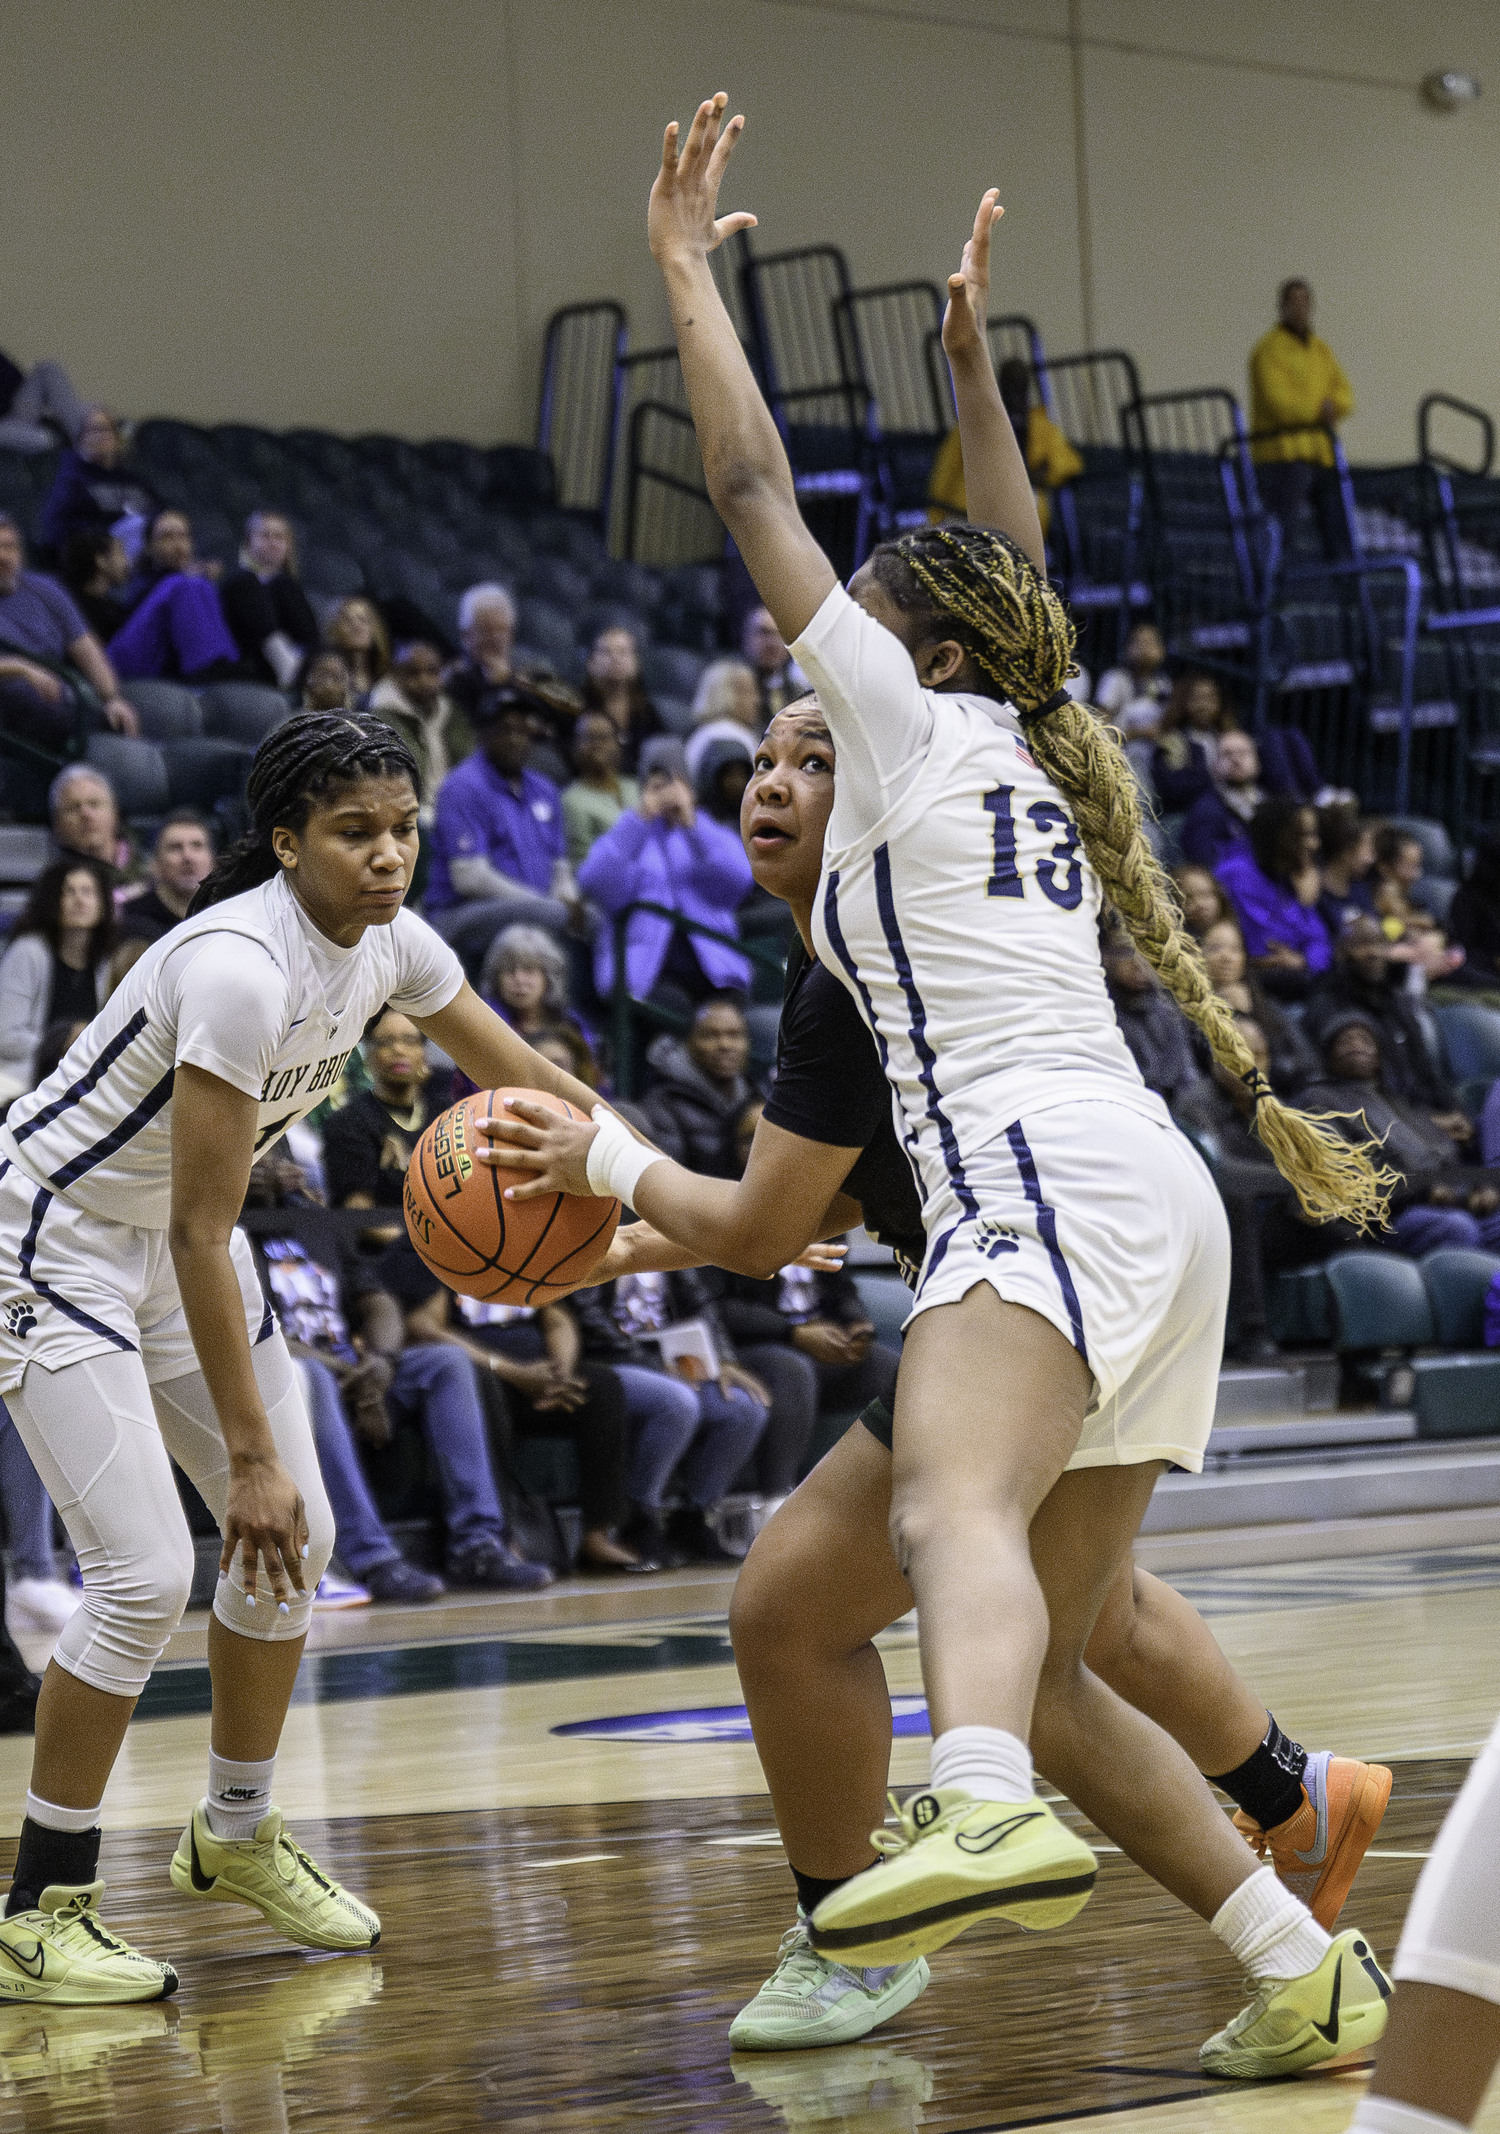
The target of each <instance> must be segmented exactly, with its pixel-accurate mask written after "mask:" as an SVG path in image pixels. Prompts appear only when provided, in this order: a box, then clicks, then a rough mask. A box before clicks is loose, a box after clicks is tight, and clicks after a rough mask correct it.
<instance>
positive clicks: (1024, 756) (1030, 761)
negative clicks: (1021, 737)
mask: <svg viewBox="0 0 1500 2134" xmlns="http://www.w3.org/2000/svg"><path fill="white" fill-rule="evenodd" d="M1016 754H1017V755H1018V756H1019V757H1020V759H1021V761H1022V762H1023V763H1024V764H1025V766H1026V768H1027V769H1028V770H1029V771H1034V770H1035V769H1036V758H1035V756H1033V755H1032V754H1031V753H1030V752H1029V750H1027V749H1024V748H1023V747H1022V746H1021V744H1020V742H1019V741H1018V742H1017V743H1016Z"/></svg>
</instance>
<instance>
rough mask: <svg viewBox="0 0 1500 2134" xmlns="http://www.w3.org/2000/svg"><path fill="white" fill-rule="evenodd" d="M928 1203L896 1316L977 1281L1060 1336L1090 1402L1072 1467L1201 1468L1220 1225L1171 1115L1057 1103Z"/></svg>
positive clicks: (964, 1162) (1224, 1278)
mask: <svg viewBox="0 0 1500 2134" xmlns="http://www.w3.org/2000/svg"><path fill="white" fill-rule="evenodd" d="M948 1168H949V1176H948V1180H947V1183H946V1185H945V1187H944V1188H943V1190H942V1191H941V1192H940V1193H939V1194H938V1195H937V1196H936V1197H935V1198H934V1199H933V1200H932V1201H931V1202H930V1203H929V1204H928V1207H927V1211H926V1225H927V1257H926V1260H925V1261H924V1263H923V1267H922V1275H921V1279H920V1281H919V1282H918V1284H917V1292H916V1301H915V1304H914V1306H913V1310H912V1314H911V1318H910V1319H908V1320H907V1325H908V1326H909V1325H910V1324H911V1320H912V1319H915V1318H916V1317H917V1316H918V1314H920V1313H922V1312H925V1311H931V1310H932V1309H933V1308H934V1307H935V1306H936V1305H939V1304H956V1303H957V1302H958V1301H959V1299H960V1298H961V1297H964V1296H966V1295H967V1294H968V1292H969V1291H970V1290H971V1289H972V1288H973V1287H974V1286H975V1284H976V1283H978V1282H988V1284H989V1285H990V1287H991V1288H992V1289H993V1290H994V1291H995V1292H996V1293H997V1295H999V1296H1001V1297H1003V1298H1004V1299H1005V1300H1006V1302H1007V1303H1009V1304H1024V1305H1026V1306H1027V1307H1028V1308H1029V1309H1030V1310H1032V1311H1034V1312H1039V1313H1040V1314H1041V1316H1042V1317H1043V1318H1044V1319H1047V1320H1050V1321H1051V1323H1052V1325H1053V1326H1055V1327H1056V1328H1057V1329H1058V1331H1059V1333H1061V1334H1062V1335H1064V1336H1065V1337H1066V1339H1067V1340H1069V1341H1071V1342H1072V1344H1073V1346H1074V1347H1075V1348H1076V1349H1077V1351H1078V1353H1079V1355H1080V1356H1082V1358H1083V1359H1084V1361H1085V1363H1087V1365H1088V1367H1089V1369H1090V1370H1091V1371H1092V1372H1093V1374H1094V1385H1095V1403H1094V1406H1093V1407H1092V1408H1091V1409H1090V1411H1089V1414H1088V1416H1087V1417H1086V1419H1085V1421H1084V1425H1083V1432H1082V1435H1081V1437H1080V1438H1079V1441H1078V1448H1077V1450H1076V1452H1075V1453H1074V1455H1073V1457H1072V1459H1071V1460H1070V1461H1069V1462H1068V1465H1069V1466H1070V1467H1108V1466H1134V1465H1136V1464H1138V1463H1140V1462H1142V1461H1145V1460H1167V1461H1170V1462H1172V1463H1173V1464H1174V1465H1176V1466H1178V1467H1185V1468H1188V1469H1189V1470H1191V1471H1192V1472H1193V1473H1197V1472H1198V1471H1199V1470H1200V1469H1201V1468H1202V1466H1203V1451H1204V1447H1205V1446H1206V1445H1207V1443H1208V1436H1209V1432H1210V1430H1211V1429H1212V1428H1213V1420H1214V1403H1215V1399H1216V1397H1217V1393H1218V1384H1219V1364H1220V1361H1221V1359H1222V1355H1223V1348H1224V1314H1225V1307H1226V1304H1227V1302H1228V1297H1229V1225H1228V1223H1227V1221H1226V1220H1225V1216H1224V1208H1223V1204H1222V1202H1221V1201H1220V1199H1219V1195H1218V1191H1217V1189H1216V1187H1215V1185H1214V1182H1213V1179H1212V1178H1211V1177H1210V1175H1209V1172H1208V1169H1207V1166H1206V1165H1205V1164H1204V1162H1203V1160H1202V1158H1201V1157H1200V1156H1199V1155H1198V1153H1197V1151H1196V1150H1195V1149H1194V1148H1193V1146H1192V1144H1191V1143H1190V1142H1189V1141H1188V1140H1186V1139H1185V1137H1184V1136H1183V1135H1182V1134H1180V1133H1179V1132H1178V1130H1177V1128H1176V1127H1175V1126H1173V1125H1171V1124H1170V1123H1168V1122H1166V1121H1163V1122H1162V1123H1160V1124H1159V1123H1158V1122H1157V1121H1156V1120H1154V1119H1152V1118H1150V1117H1148V1116H1147V1115H1146V1114H1145V1113H1144V1112H1143V1111H1140V1110H1138V1109H1135V1108H1133V1107H1131V1106H1128V1105H1124V1104H1111V1103H1109V1102H1107V1101H1105V1102H1094V1101H1091V1102H1089V1103H1088V1104H1087V1105H1083V1104H1069V1103H1063V1104H1059V1105H1057V1106H1055V1107H1053V1108H1051V1109H1048V1110H1045V1111H1041V1112H1038V1113H1035V1114H1028V1116H1027V1117H1026V1118H1024V1119H1018V1120H1016V1121H1015V1122H1014V1123H1013V1124H1012V1125H1011V1126H1010V1127H1008V1128H1007V1129H1006V1130H1005V1132H1004V1133H1002V1134H1001V1135H999V1136H998V1138H996V1139H994V1140H992V1141H990V1142H988V1143H987V1144H986V1146H985V1147H984V1148H982V1149H981V1150H980V1151H979V1152H978V1153H977V1154H976V1155H974V1156H973V1157H968V1156H966V1155H964V1153H963V1152H962V1151H961V1150H959V1149H955V1151H954V1153H953V1155H952V1157H951V1158H950V1161H949V1167H948Z"/></svg>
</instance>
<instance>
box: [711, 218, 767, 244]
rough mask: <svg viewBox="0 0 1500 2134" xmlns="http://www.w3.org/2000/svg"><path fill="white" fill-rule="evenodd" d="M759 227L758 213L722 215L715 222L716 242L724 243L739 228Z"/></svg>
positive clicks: (755, 228)
mask: <svg viewBox="0 0 1500 2134" xmlns="http://www.w3.org/2000/svg"><path fill="white" fill-rule="evenodd" d="M759 228H760V217H759V216H758V215H746V214H743V213H741V214H738V215H721V216H720V217H719V219H718V221H717V222H716V223H715V224H714V242H715V243H716V244H722V243H723V242H724V240H725V238H726V237H733V236H734V234H735V232H736V231H738V230H758V229H759Z"/></svg>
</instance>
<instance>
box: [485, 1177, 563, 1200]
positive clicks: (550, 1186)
mask: <svg viewBox="0 0 1500 2134" xmlns="http://www.w3.org/2000/svg"><path fill="white" fill-rule="evenodd" d="M564 1191H566V1188H565V1187H563V1186H560V1185H555V1184H554V1183H553V1181H552V1179H551V1178H549V1177H548V1176H547V1174H546V1172H543V1174H542V1176H541V1177H540V1178H528V1179H527V1181H526V1183H525V1185H523V1186H507V1187H506V1189H505V1191H504V1193H503V1194H502V1195H501V1198H502V1200H540V1199H541V1197H542V1195H543V1194H544V1193H562V1192H564Z"/></svg>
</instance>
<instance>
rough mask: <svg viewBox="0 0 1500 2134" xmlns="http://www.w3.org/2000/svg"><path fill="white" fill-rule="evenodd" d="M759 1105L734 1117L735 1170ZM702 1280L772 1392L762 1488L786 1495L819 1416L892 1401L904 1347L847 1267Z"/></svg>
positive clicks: (761, 1456) (745, 1158) (761, 1449)
mask: <svg viewBox="0 0 1500 2134" xmlns="http://www.w3.org/2000/svg"><path fill="white" fill-rule="evenodd" d="M761 1110H762V1104H761V1100H760V1098H759V1097H754V1098H752V1099H751V1101H750V1102H749V1103H748V1104H747V1105H746V1106H745V1108H744V1110H743V1111H742V1112H741V1114H740V1116H739V1119H738V1120H737V1122H736V1124H735V1129H734V1150H735V1175H736V1177H741V1176H743V1174H744V1170H745V1165H746V1164H747V1163H748V1162H749V1160H750V1144H751V1142H752V1141H753V1140H754V1138H755V1128H756V1124H757V1122H758V1121H759V1118H760V1114H761ZM704 1279H705V1285H706V1287H707V1288H708V1291H709V1294H710V1295H711V1296H712V1297H713V1298H714V1299H715V1302H716V1304H717V1307H718V1316H719V1320H720V1322H721V1324H722V1325H723V1326H724V1328H725V1330H726V1331H727V1332H728V1334H729V1336H730V1339H731V1340H732V1341H733V1342H734V1345H735V1350H736V1353H737V1354H738V1356H739V1359H740V1362H741V1363H742V1364H743V1365H744V1367H745V1369H746V1370H748V1371H750V1372H751V1373H753V1375H754V1376H755V1377H756V1378H758V1379H760V1380H761V1381H762V1383H763V1384H764V1385H765V1387H766V1389H767V1390H768V1392H769V1393H770V1395H771V1408H770V1415H769V1418H768V1420H767V1423H766V1429H765V1435H764V1436H763V1437H762V1438H761V1441H760V1444H759V1445H758V1446H757V1447H756V1453H755V1479H756V1486H757V1487H758V1488H759V1490H760V1491H761V1493H762V1495H764V1496H767V1497H785V1496H789V1495H790V1494H791V1492H792V1491H793V1490H794V1489H795V1488H796V1486H797V1479H798V1476H799V1474H800V1473H801V1470H802V1465H803V1461H804V1458H805V1455H806V1452H807V1448H808V1444H809V1443H810V1441H811V1438H812V1433H813V1427H814V1425H815V1423H816V1422H817V1419H818V1416H819V1414H820V1413H822V1414H824V1415H827V1414H831V1413H840V1414H845V1415H857V1414H858V1413H859V1411H860V1410H861V1409H862V1408H864V1407H866V1406H868V1404H869V1403H870V1402H871V1401H872V1400H883V1401H885V1402H886V1403H887V1404H889V1403H890V1402H891V1401H893V1400H894V1398H895V1390H896V1372H897V1370H898V1369H899V1368H900V1364H901V1354H900V1351H899V1350H898V1349H892V1348H887V1347H885V1346H884V1344H883V1343H881V1342H879V1341H877V1340H876V1338H875V1328H874V1325H873V1324H872V1322H871V1319H870V1315H869V1313H868V1312H867V1311H866V1309H865V1307H864V1303H863V1301H862V1299H861V1297H860V1294H859V1289H858V1287H857V1285H856V1283H855V1281H854V1277H853V1276H852V1275H850V1274H847V1273H844V1272H843V1271H840V1272H838V1273H836V1274H823V1273H817V1272H814V1270H813V1269H811V1268H808V1267H802V1266H800V1265H797V1266H791V1267H783V1268H782V1270H781V1272H780V1273H779V1274H777V1275H773V1276H772V1277H771V1278H770V1280H769V1281H757V1280H756V1279H754V1277H752V1276H749V1275H737V1274H728V1273H725V1272H724V1271H722V1270H721V1269H719V1268H710V1269H708V1270H707V1271H706V1273H705V1277H704Z"/></svg>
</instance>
